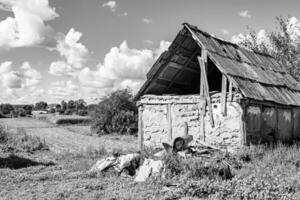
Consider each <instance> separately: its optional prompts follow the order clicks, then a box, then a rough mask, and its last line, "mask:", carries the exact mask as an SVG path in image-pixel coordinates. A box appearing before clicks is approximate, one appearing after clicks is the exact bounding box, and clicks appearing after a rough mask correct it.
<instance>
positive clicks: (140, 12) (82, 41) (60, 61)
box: [0, 0, 300, 104]
mask: <svg viewBox="0 0 300 200" xmlns="http://www.w3.org/2000/svg"><path fill="white" fill-rule="evenodd" d="M299 9H300V1H298V0H286V1H282V0H251V1H250V0H185V1H183V0H151V1H150V0H115V1H107V0H84V1H83V0H0V90H1V91H2V92H1V96H0V103H13V104H20V103H35V102H37V101H41V100H43V101H47V102H49V103H55V102H60V101H61V100H69V99H80V98H82V99H84V100H86V101H87V102H88V103H94V102H97V101H99V99H100V98H101V97H103V96H104V95H107V94H109V93H110V92H111V91H114V90H117V89H122V88H126V87H129V88H131V89H132V91H133V93H135V92H136V91H137V90H138V89H139V88H140V86H141V85H142V83H143V82H144V81H145V76H146V73H147V71H148V70H149V68H150V67H151V66H152V64H153V63H154V61H155V59H156V58H157V57H158V56H159V55H160V54H161V53H162V52H163V51H164V50H166V49H167V48H168V46H169V44H170V42H171V41H172V40H173V39H174V38H175V36H176V34H177V33H178V31H179V30H180V29H181V28H182V25H181V24H182V23H183V22H188V23H190V24H193V25H196V26H198V27H199V28H200V29H202V30H205V31H207V32H210V33H211V34H214V35H216V36H218V37H221V38H224V39H227V40H234V39H236V38H237V36H239V35H241V34H246V33H247V27H248V26H249V27H251V28H252V29H254V30H256V31H257V32H261V33H262V32H264V31H268V30H273V29H274V28H275V27H276V23H275V17H276V16H283V17H290V18H291V19H293V20H292V21H293V23H294V25H296V26H299V27H300V22H299V21H298V19H300V14H299Z"/></svg>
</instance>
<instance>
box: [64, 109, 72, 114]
mask: <svg viewBox="0 0 300 200" xmlns="http://www.w3.org/2000/svg"><path fill="white" fill-rule="evenodd" d="M72 114H73V111H72V110H71V109H66V110H65V112H64V115H72Z"/></svg>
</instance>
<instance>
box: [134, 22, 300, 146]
mask: <svg viewBox="0 0 300 200" xmlns="http://www.w3.org/2000/svg"><path fill="white" fill-rule="evenodd" d="M135 98H136V100H137V104H138V107H139V141H140V147H141V148H142V146H144V145H146V146H161V143H162V142H171V141H172V140H173V139H174V138H176V137H178V136H182V135H183V134H184V132H185V131H184V130H186V128H188V134H190V135H193V138H194V141H193V142H194V143H195V144H196V143H197V140H202V141H205V142H207V143H209V144H212V145H216V146H219V147H223V148H228V149H236V148H238V147H240V146H242V145H247V144H250V143H254V144H256V143H265V142H274V141H282V142H291V141H293V140H296V139H298V138H299V136H300V85H299V83H298V82H297V81H296V80H295V79H294V78H292V77H291V76H290V75H289V74H288V73H287V71H286V70H285V68H284V66H282V64H281V63H280V62H278V61H277V60H275V59H274V58H273V57H271V56H270V55H265V54H261V53H257V52H253V51H251V50H248V49H245V48H243V47H240V46H238V45H236V44H233V43H231V42H228V41H225V40H222V39H220V38H217V37H215V36H213V35H211V34H209V33H206V32H204V31H201V30H199V29H198V28H197V27H195V26H192V25H189V24H187V23H185V24H183V28H182V30H181V31H180V32H179V33H178V34H177V36H176V38H175V39H174V41H173V42H172V44H171V45H170V47H169V49H168V50H167V51H165V52H164V53H162V54H161V56H160V57H159V58H158V60H157V61H156V62H155V64H154V65H153V66H152V68H151V69H150V71H149V72H148V74H147V80H146V82H145V83H144V85H143V86H142V87H141V89H140V90H139V92H138V94H137V95H136V97H135ZM186 125H187V126H186Z"/></svg>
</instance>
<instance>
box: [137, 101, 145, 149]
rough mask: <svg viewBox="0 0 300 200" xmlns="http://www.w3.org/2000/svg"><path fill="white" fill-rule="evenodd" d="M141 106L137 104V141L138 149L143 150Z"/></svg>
mask: <svg viewBox="0 0 300 200" xmlns="http://www.w3.org/2000/svg"><path fill="white" fill-rule="evenodd" d="M143 110H144V109H143V106H139V108H138V113H139V116H138V117H139V121H138V143H139V150H140V151H142V150H143V146H144V145H143V142H144V132H143Z"/></svg>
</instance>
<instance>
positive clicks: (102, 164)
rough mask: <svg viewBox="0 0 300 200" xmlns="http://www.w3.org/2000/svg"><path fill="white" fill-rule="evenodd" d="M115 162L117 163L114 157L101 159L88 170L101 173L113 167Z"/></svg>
mask: <svg viewBox="0 0 300 200" xmlns="http://www.w3.org/2000/svg"><path fill="white" fill-rule="evenodd" d="M116 161H117V158H116V157H114V156H112V157H108V158H104V159H101V160H99V161H97V162H96V164H95V165H93V166H92V168H91V169H90V172H97V171H99V172H102V171H104V170H105V169H108V168H110V167H112V166H114V165H115V163H116Z"/></svg>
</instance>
